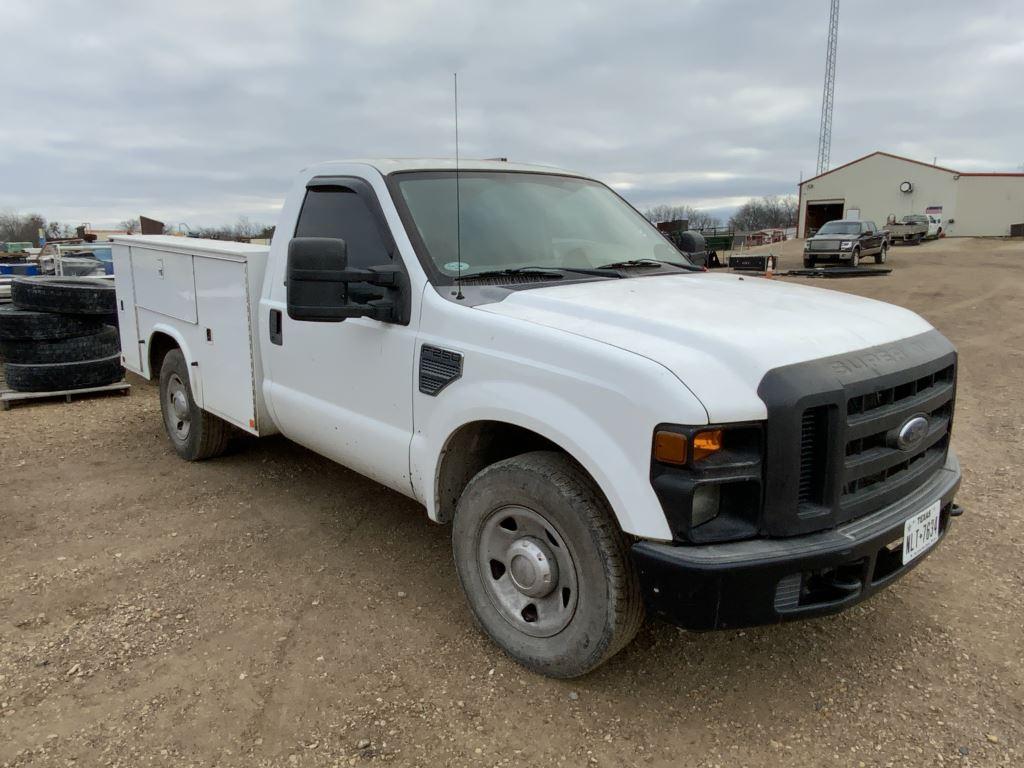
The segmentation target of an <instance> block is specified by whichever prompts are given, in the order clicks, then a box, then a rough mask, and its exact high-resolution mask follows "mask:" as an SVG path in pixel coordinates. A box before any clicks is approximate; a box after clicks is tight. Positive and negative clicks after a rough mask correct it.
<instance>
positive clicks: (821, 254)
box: [804, 250, 853, 261]
mask: <svg viewBox="0 0 1024 768" xmlns="http://www.w3.org/2000/svg"><path fill="white" fill-rule="evenodd" d="M804 258H805V259H807V258H811V259H814V260H815V261H851V260H852V259H853V251H852V250H849V251H804Z"/></svg>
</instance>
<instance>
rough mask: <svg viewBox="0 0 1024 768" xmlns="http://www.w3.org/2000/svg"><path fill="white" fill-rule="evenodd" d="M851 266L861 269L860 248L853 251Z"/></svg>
mask: <svg viewBox="0 0 1024 768" xmlns="http://www.w3.org/2000/svg"><path fill="white" fill-rule="evenodd" d="M850 266H851V267H859V266H860V248H854V249H853V253H852V254H851V255H850Z"/></svg>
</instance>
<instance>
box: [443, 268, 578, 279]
mask: <svg viewBox="0 0 1024 768" xmlns="http://www.w3.org/2000/svg"><path fill="white" fill-rule="evenodd" d="M514 275H540V276H542V277H553V278H555V279H557V280H561V279H562V278H563V277H564V275H563V274H562V273H561V272H560V271H559V270H556V269H548V268H547V267H509V268H507V269H485V270H483V271H482V272H464V273H463V274H462V275H459V276H457V279H461V280H469V279H472V278H474V277H512V276H514Z"/></svg>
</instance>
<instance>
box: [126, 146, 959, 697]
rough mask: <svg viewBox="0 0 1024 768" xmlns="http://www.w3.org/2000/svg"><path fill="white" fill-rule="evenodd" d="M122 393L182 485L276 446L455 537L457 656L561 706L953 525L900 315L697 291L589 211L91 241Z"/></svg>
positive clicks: (953, 466)
mask: <svg viewBox="0 0 1024 768" xmlns="http://www.w3.org/2000/svg"><path fill="white" fill-rule="evenodd" d="M114 263H115V274H116V286H117V297H118V301H119V304H118V308H119V312H120V329H121V339H122V346H123V353H124V364H125V366H126V367H127V368H128V369H130V370H132V371H134V372H135V373H137V374H139V375H140V376H143V377H145V378H148V379H149V378H157V377H158V378H159V382H160V402H161V407H162V412H163V420H164V425H165V428H166V431H167V434H168V436H169V437H170V440H171V443H172V444H173V446H174V449H175V450H176V451H177V452H178V454H179V455H180V456H181V457H183V458H185V459H189V460H196V459H207V458H211V457H213V456H216V455H218V454H219V453H221V452H222V451H223V450H224V448H225V446H226V444H227V440H228V437H229V435H230V434H231V433H232V432H233V431H235V430H241V431H242V432H248V433H251V434H252V435H256V436H263V435H270V434H274V433H278V432H280V433H283V434H284V435H285V436H286V437H287V438H289V439H291V440H294V441H295V442H297V443H301V444H302V445H305V446H307V447H309V448H311V449H312V450H314V451H316V452H318V453H320V454H323V455H324V456H327V457H330V458H331V459H333V460H335V461H337V462H339V463H341V464H344V465H345V466H347V467H350V468H352V469H354V470H356V471H358V472H361V473H363V474H365V475H367V476H369V477H371V478H373V479H374V480H376V481H378V482H379V483H381V484H383V485H385V486H387V487H389V488H392V489H394V490H395V491H398V492H399V493H402V494H404V495H406V496H409V497H411V498H413V499H416V500H418V501H419V502H420V503H422V504H423V505H424V506H425V507H426V512H427V514H428V515H429V517H430V519H432V520H434V521H436V522H438V523H450V524H451V525H452V540H453V550H454V558H455V564H456V569H457V572H458V575H459V579H460V581H461V585H462V588H463V590H464V592H465V595H466V597H467V599H468V602H469V606H470V608H471V609H472V611H473V614H474V615H475V617H476V619H477V620H478V621H479V624H480V625H481V626H482V628H483V629H484V630H485V631H486V632H487V633H488V634H489V635H490V637H491V638H493V640H494V641H495V642H496V643H497V644H498V645H499V646H501V647H502V648H503V649H504V650H505V651H506V652H508V653H509V654H510V655H511V656H512V657H514V658H515V659H517V660H518V661H520V662H521V663H523V664H524V665H526V666H527V667H529V668H531V669H533V670H536V671H538V672H541V673H544V674H547V675H552V676H560V677H571V676H575V675H580V674H583V673H585V672H587V671H588V670H590V669H593V668H594V667H595V666H597V665H598V664H600V663H601V662H603V661H604V660H606V659H607V658H609V657H610V656H611V655H612V654H614V653H616V652H617V651H618V650H620V649H621V648H623V647H624V646H625V645H626V644H627V643H628V642H629V641H630V639H631V638H632V637H633V635H634V633H635V632H636V631H637V628H638V627H639V625H640V623H641V622H642V620H643V616H644V614H645V610H646V612H647V613H649V614H651V615H655V616H660V617H663V618H666V619H668V620H670V621H673V622H675V623H676V624H678V625H680V626H683V627H686V628H690V629H715V628H727V627H741V626H748V625H755V624H765V623H772V622H780V621H784V620H789V619H797V618H801V617H809V616H816V615H821V614H827V613H833V612H836V611H839V610H842V609H844V608H846V607H848V606H850V605H852V604H854V603H856V602H858V601H860V600H862V599H864V598H866V597H868V596H870V595H871V594H873V593H874V592H876V591H878V590H879V589H881V588H884V587H885V586H887V585H889V584H891V583H892V582H893V581H894V580H895V579H897V578H898V577H900V576H901V575H902V574H903V573H905V572H906V571H907V570H909V569H910V568H911V567H912V566H914V565H915V564H917V563H918V562H920V561H921V559H922V556H923V555H925V554H926V553H927V552H929V551H930V550H931V549H932V547H933V546H934V545H935V544H936V542H938V541H939V540H940V539H941V538H943V537H944V536H945V534H946V533H947V531H948V530H949V527H950V521H951V518H952V517H955V516H957V515H958V514H959V513H960V508H959V507H958V506H956V505H955V504H954V503H953V497H954V494H955V493H956V491H957V488H958V486H959V484H960V468H959V464H958V462H957V459H956V457H955V455H954V454H953V452H952V450H950V447H949V440H950V428H951V424H952V418H953V404H954V395H955V389H956V365H957V356H956V352H955V350H954V348H953V346H952V345H951V344H950V343H949V341H947V340H946V339H945V338H944V337H943V336H942V335H940V334H939V333H938V332H937V331H936V330H935V329H933V328H932V327H931V326H930V325H929V324H928V323H927V322H926V321H924V320H923V319H921V318H920V317H918V316H917V315H915V314H913V313H912V312H909V311H907V310H905V309H901V308H899V307H895V306H891V305H888V304H883V303H880V302H877V301H871V300H868V299H864V298H859V297H856V296H851V295H846V294H842V293H835V292H832V291H828V290H821V289H817V288H811V287H805V286H800V285H793V284H787V283H782V282H777V281H771V280H764V279H760V278H752V277H749V276H740V275H736V274H721V273H718V274H712V273H708V272H705V271H702V270H700V269H698V268H696V267H694V266H693V265H692V264H691V263H690V262H688V261H687V259H686V258H685V256H684V255H683V254H681V253H680V252H679V251H677V250H676V249H675V248H674V247H673V246H672V245H671V244H670V243H668V242H667V241H666V240H665V238H664V237H663V236H662V235H661V234H660V233H659V232H658V231H657V230H656V229H655V228H654V227H653V226H651V225H650V224H648V223H647V222H646V221H645V220H644V218H643V217H642V216H640V214H638V213H637V212H636V211H635V210H634V209H633V208H631V207H630V206H629V205H628V204H627V203H625V202H624V201H623V200H622V199H621V198H620V197H618V196H617V195H616V194H615V193H614V192H613V191H612V190H611V189H609V188H608V187H606V186H604V185H603V184H601V183H599V182H597V181H594V180H592V179H588V178H586V177H584V176H581V175H578V174H574V173H570V172H567V171H562V170H555V169H551V168H548V167H539V166H530V165H519V164H513V163H507V162H501V161H473V162H464V163H463V165H462V167H461V170H456V168H455V166H454V164H453V163H451V162H449V161H444V160H416V161H405V160H402V161H397V160H382V161H351V162H336V163H325V164H321V165H316V166H313V167H310V168H307V169H305V170H303V171H302V172H301V173H300V174H299V175H298V178H297V179H296V182H295V186H294V187H293V188H292V190H291V192H290V193H289V195H288V197H287V198H286V200H285V202H284V207H283V210H282V212H281V215H280V221H279V223H278V226H277V230H276V233H275V235H274V239H273V243H272V245H271V246H270V247H269V248H267V247H259V246H254V245H242V244H237V243H225V242H214V241H207V240H193V239H187V238H179V237H164V236H159V237H157V236H153V237H147V236H125V237H120V238H116V239H115V247H114Z"/></svg>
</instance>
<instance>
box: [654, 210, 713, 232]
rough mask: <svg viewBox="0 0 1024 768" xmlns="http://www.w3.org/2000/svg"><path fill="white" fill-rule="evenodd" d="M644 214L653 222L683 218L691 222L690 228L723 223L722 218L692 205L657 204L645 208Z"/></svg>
mask: <svg viewBox="0 0 1024 768" xmlns="http://www.w3.org/2000/svg"><path fill="white" fill-rule="evenodd" d="M643 214H644V217H645V218H646V219H647V220H648V221H649V222H651V223H652V224H660V223H662V222H663V221H679V220H680V219H683V220H685V221H688V222H689V225H688V226H689V228H690V229H709V228H711V227H718V226H721V224H722V222H721V220H720V219H718V218H716V217H714V216H712V215H711V214H710V213H708V212H707V211H702V210H700V209H699V208H694V207H693V206H692V205H655V206H652V207H650V208H648V209H647V210H645V211H644V212H643Z"/></svg>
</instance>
